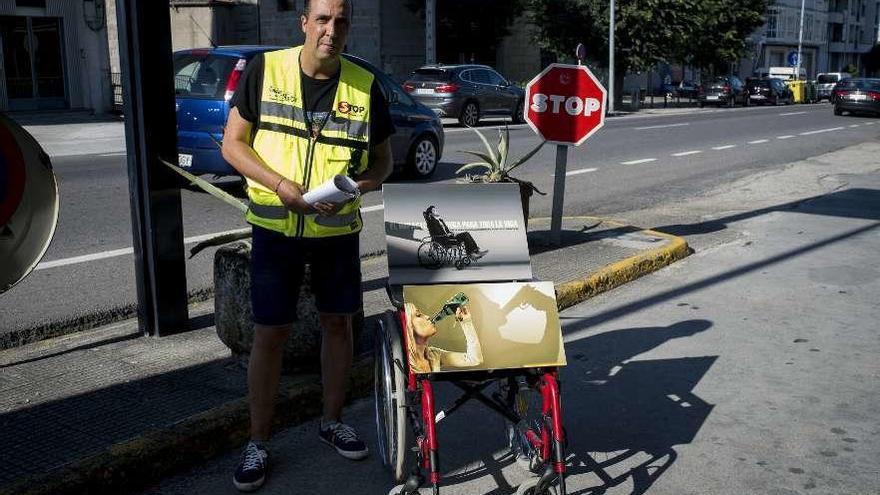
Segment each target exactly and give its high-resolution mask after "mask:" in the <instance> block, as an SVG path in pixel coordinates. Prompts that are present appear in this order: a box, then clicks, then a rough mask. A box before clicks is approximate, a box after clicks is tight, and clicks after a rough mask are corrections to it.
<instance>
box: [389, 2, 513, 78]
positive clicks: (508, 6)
mask: <svg viewBox="0 0 880 495" xmlns="http://www.w3.org/2000/svg"><path fill="white" fill-rule="evenodd" d="M406 6H407V8H409V9H410V10H411V11H413V12H415V13H417V14H419V15H420V16H421V18H422V19H424V17H425V0H406ZM522 9H523V5H522V0H480V1H479V2H474V1H473V0H437V60H438V61H440V62H446V63H458V62H470V61H471V60H473V61H474V62H479V63H486V64H490V65H494V64H495V51H496V49H497V47H498V42H499V40H500V39H501V38H503V37H504V36H507V35H508V34H510V26H511V24H512V23H513V21H514V19H516V17H517V16H518V15H519V14H520V13H521V12H522Z"/></svg>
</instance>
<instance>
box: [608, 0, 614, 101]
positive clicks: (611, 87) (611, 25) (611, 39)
mask: <svg viewBox="0 0 880 495" xmlns="http://www.w3.org/2000/svg"><path fill="white" fill-rule="evenodd" d="M609 11H610V12H609V13H608V113H614V0H611V5H610V9H609Z"/></svg>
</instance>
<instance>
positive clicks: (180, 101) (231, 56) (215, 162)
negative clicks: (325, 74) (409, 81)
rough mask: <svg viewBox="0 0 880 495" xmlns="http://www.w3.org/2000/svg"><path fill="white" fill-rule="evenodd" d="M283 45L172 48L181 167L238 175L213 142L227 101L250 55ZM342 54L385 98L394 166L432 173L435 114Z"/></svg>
mask: <svg viewBox="0 0 880 495" xmlns="http://www.w3.org/2000/svg"><path fill="white" fill-rule="evenodd" d="M283 48H285V47H280V46H244V45H242V46H221V47H216V48H200V49H191V50H181V51H178V52H175V53H174V58H173V60H174V76H175V77H174V90H175V94H176V103H177V105H176V106H177V150H178V162H179V163H180V166H181V167H183V168H185V169H187V170H189V171H190V172H192V173H194V174H211V175H215V176H221V177H222V176H234V175H238V172H237V171H236V170H235V169H234V168H232V166H231V165H230V164H229V163H227V162H226V160H224V159H223V156H222V155H221V153H220V146H219V144H220V142H222V140H223V129H224V127H225V125H226V118H227V117H228V116H229V100H230V99H232V95H233V94H234V93H235V89H236V87H237V86H238V82H239V80H240V78H241V75H242V73H243V72H244V68H245V66H246V64H247V63H248V62H249V61H250V60H252V59H253V58H254V57H256V56H257V55H258V54H260V53H263V52H267V51H271V50H279V49H283ZM343 56H344V57H346V58H347V59H348V60H351V61H352V62H354V63H356V64H358V65H360V66H361V67H364V68H366V69H367V70H369V71H370V72H372V73H373V75H374V76H375V77H376V79H377V80H378V82H379V84H380V85H381V86H380V87H381V88H382V92H383V93H384V95H385V98H386V99H387V100H388V103H389V106H390V113H391V120H392V122H393V123H394V127H395V129H396V132H395V134H394V135H393V136H391V138H390V139H391V148H392V153H393V155H394V161H395V171H398V172H401V171H402V172H405V173H407V174H409V175H412V176H415V177H417V178H426V177H429V176H430V175H432V174H433V173H434V170H435V169H436V168H437V163H439V161H440V157H441V156H442V153H443V143H444V133H443V125H442V123H441V122H440V118H439V117H438V116H437V115H436V114H435V113H434V112H433V111H432V110H430V109H428V108H427V107H425V106H424V105H422V104H420V103H419V102H417V101H415V100H413V98H411V97H410V96H409V95H408V94H407V93H406V92H405V91H403V89H402V88H401V87H400V85H399V84H397V83H395V82H394V81H393V80H392V79H391V77H389V76H388V75H387V74H385V73H384V72H382V71H380V70H379V69H377V68H375V67H374V66H372V65H371V64H370V63H368V62H367V61H365V60H363V59H360V58H358V57H355V56H352V55H349V54H344V55H343Z"/></svg>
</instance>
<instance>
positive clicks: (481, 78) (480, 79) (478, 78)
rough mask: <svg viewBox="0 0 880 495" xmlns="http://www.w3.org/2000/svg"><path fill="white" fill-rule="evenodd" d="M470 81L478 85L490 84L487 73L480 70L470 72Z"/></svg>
mask: <svg viewBox="0 0 880 495" xmlns="http://www.w3.org/2000/svg"><path fill="white" fill-rule="evenodd" d="M471 81H473V82H475V83H480V84H492V80H491V79H490V78H489V73H488V72H487V71H485V70H482V69H477V70H472V71H471Z"/></svg>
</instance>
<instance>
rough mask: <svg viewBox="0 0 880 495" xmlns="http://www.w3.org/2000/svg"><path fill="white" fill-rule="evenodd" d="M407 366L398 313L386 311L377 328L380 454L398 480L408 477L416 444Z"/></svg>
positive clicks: (377, 415) (375, 391) (375, 377)
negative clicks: (409, 414) (408, 405)
mask: <svg viewBox="0 0 880 495" xmlns="http://www.w3.org/2000/svg"><path fill="white" fill-rule="evenodd" d="M406 367H407V363H406V360H405V359H404V358H403V339H402V338H401V329H400V320H399V319H398V317H397V313H396V312H394V311H386V312H385V314H383V315H382V317H381V318H380V319H379V324H378V325H377V327H376V335H375V355H374V381H375V387H374V398H375V404H376V433H377V437H378V444H379V454H380V456H381V458H382V464H383V465H384V466H385V467H386V468H388V470H389V472H390V473H391V477H392V478H393V479H394V482H395V483H400V482H402V481H404V480H405V479H406V477H407V474H408V472H407V462H408V457H409V455H410V444H411V443H412V433H411V430H410V426H409V421H408V419H407V414H406V377H407V373H406Z"/></svg>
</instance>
